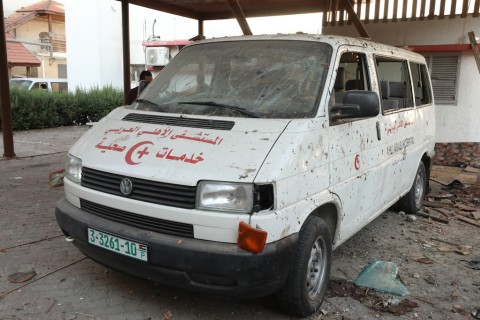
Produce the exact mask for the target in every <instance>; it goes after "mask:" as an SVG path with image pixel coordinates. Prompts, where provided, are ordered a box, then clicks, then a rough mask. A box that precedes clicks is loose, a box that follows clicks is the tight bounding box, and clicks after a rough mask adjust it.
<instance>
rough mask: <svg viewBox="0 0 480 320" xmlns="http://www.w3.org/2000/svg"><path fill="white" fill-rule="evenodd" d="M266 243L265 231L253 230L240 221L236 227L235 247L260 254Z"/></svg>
mask: <svg viewBox="0 0 480 320" xmlns="http://www.w3.org/2000/svg"><path fill="white" fill-rule="evenodd" d="M266 242H267V231H263V230H260V229H255V228H253V227H252V226H250V225H249V224H248V223H245V222H243V221H240V224H239V225H238V239H237V245H238V246H239V247H240V248H242V249H243V250H247V251H250V252H253V253H260V252H262V251H263V248H264V247H265V243H266Z"/></svg>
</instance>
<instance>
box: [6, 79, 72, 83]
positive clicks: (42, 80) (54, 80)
mask: <svg viewBox="0 0 480 320" xmlns="http://www.w3.org/2000/svg"><path fill="white" fill-rule="evenodd" d="M10 80H13V81H17V80H18V81H25V80H27V81H37V82H67V81H68V80H67V79H60V78H58V79H57V78H11V79H10Z"/></svg>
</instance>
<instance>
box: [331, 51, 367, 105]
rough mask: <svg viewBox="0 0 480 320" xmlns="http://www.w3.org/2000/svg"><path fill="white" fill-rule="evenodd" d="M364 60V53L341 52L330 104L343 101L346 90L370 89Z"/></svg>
mask: <svg viewBox="0 0 480 320" xmlns="http://www.w3.org/2000/svg"><path fill="white" fill-rule="evenodd" d="M366 61H367V59H366V56H365V54H364V53H357V52H345V53H343V54H342V57H341V58H340V64H339V66H338V70H337V77H336V80H335V85H334V88H333V90H334V93H333V94H332V99H333V100H331V104H341V103H343V97H344V96H345V92H347V91H351V90H368V91H370V90H371V89H370V79H369V77H368V71H367V70H368V69H367V63H366Z"/></svg>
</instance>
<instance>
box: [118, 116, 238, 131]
mask: <svg viewBox="0 0 480 320" xmlns="http://www.w3.org/2000/svg"><path fill="white" fill-rule="evenodd" d="M122 120H123V121H133V122H141V123H151V124H162V125H167V126H177V127H188V128H202V129H216V130H232V128H233V126H234V125H235V122H233V121H223V120H209V119H195V118H186V117H166V116H156V115H149V114H141V113H129V114H127V115H126V116H125V117H123V119H122Z"/></svg>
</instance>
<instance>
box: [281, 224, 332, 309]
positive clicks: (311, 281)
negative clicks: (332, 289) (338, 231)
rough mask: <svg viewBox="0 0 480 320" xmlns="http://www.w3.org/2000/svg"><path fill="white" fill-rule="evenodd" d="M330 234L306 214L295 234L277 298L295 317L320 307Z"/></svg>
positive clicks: (328, 261)
mask: <svg viewBox="0 0 480 320" xmlns="http://www.w3.org/2000/svg"><path fill="white" fill-rule="evenodd" d="M331 257H332V236H331V231H330V228H329V227H328V224H327V223H326V222H325V220H323V219H322V218H320V217H315V216H309V217H308V218H307V219H306V220H305V223H304V224H303V226H302V228H301V230H300V234H299V237H298V243H297V249H296V252H295V260H294V262H293V265H292V267H291V269H290V273H289V275H288V279H287V282H286V284H285V286H284V287H283V289H282V290H281V291H280V292H279V294H278V298H279V300H280V303H281V304H282V306H284V307H285V308H286V310H287V311H288V312H290V313H292V314H294V315H297V316H299V317H306V316H308V315H310V314H312V313H315V312H316V311H317V310H318V309H319V308H320V306H321V304H322V301H323V298H324V295H325V291H326V290H327V285H328V279H329V276H330V266H331Z"/></svg>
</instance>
